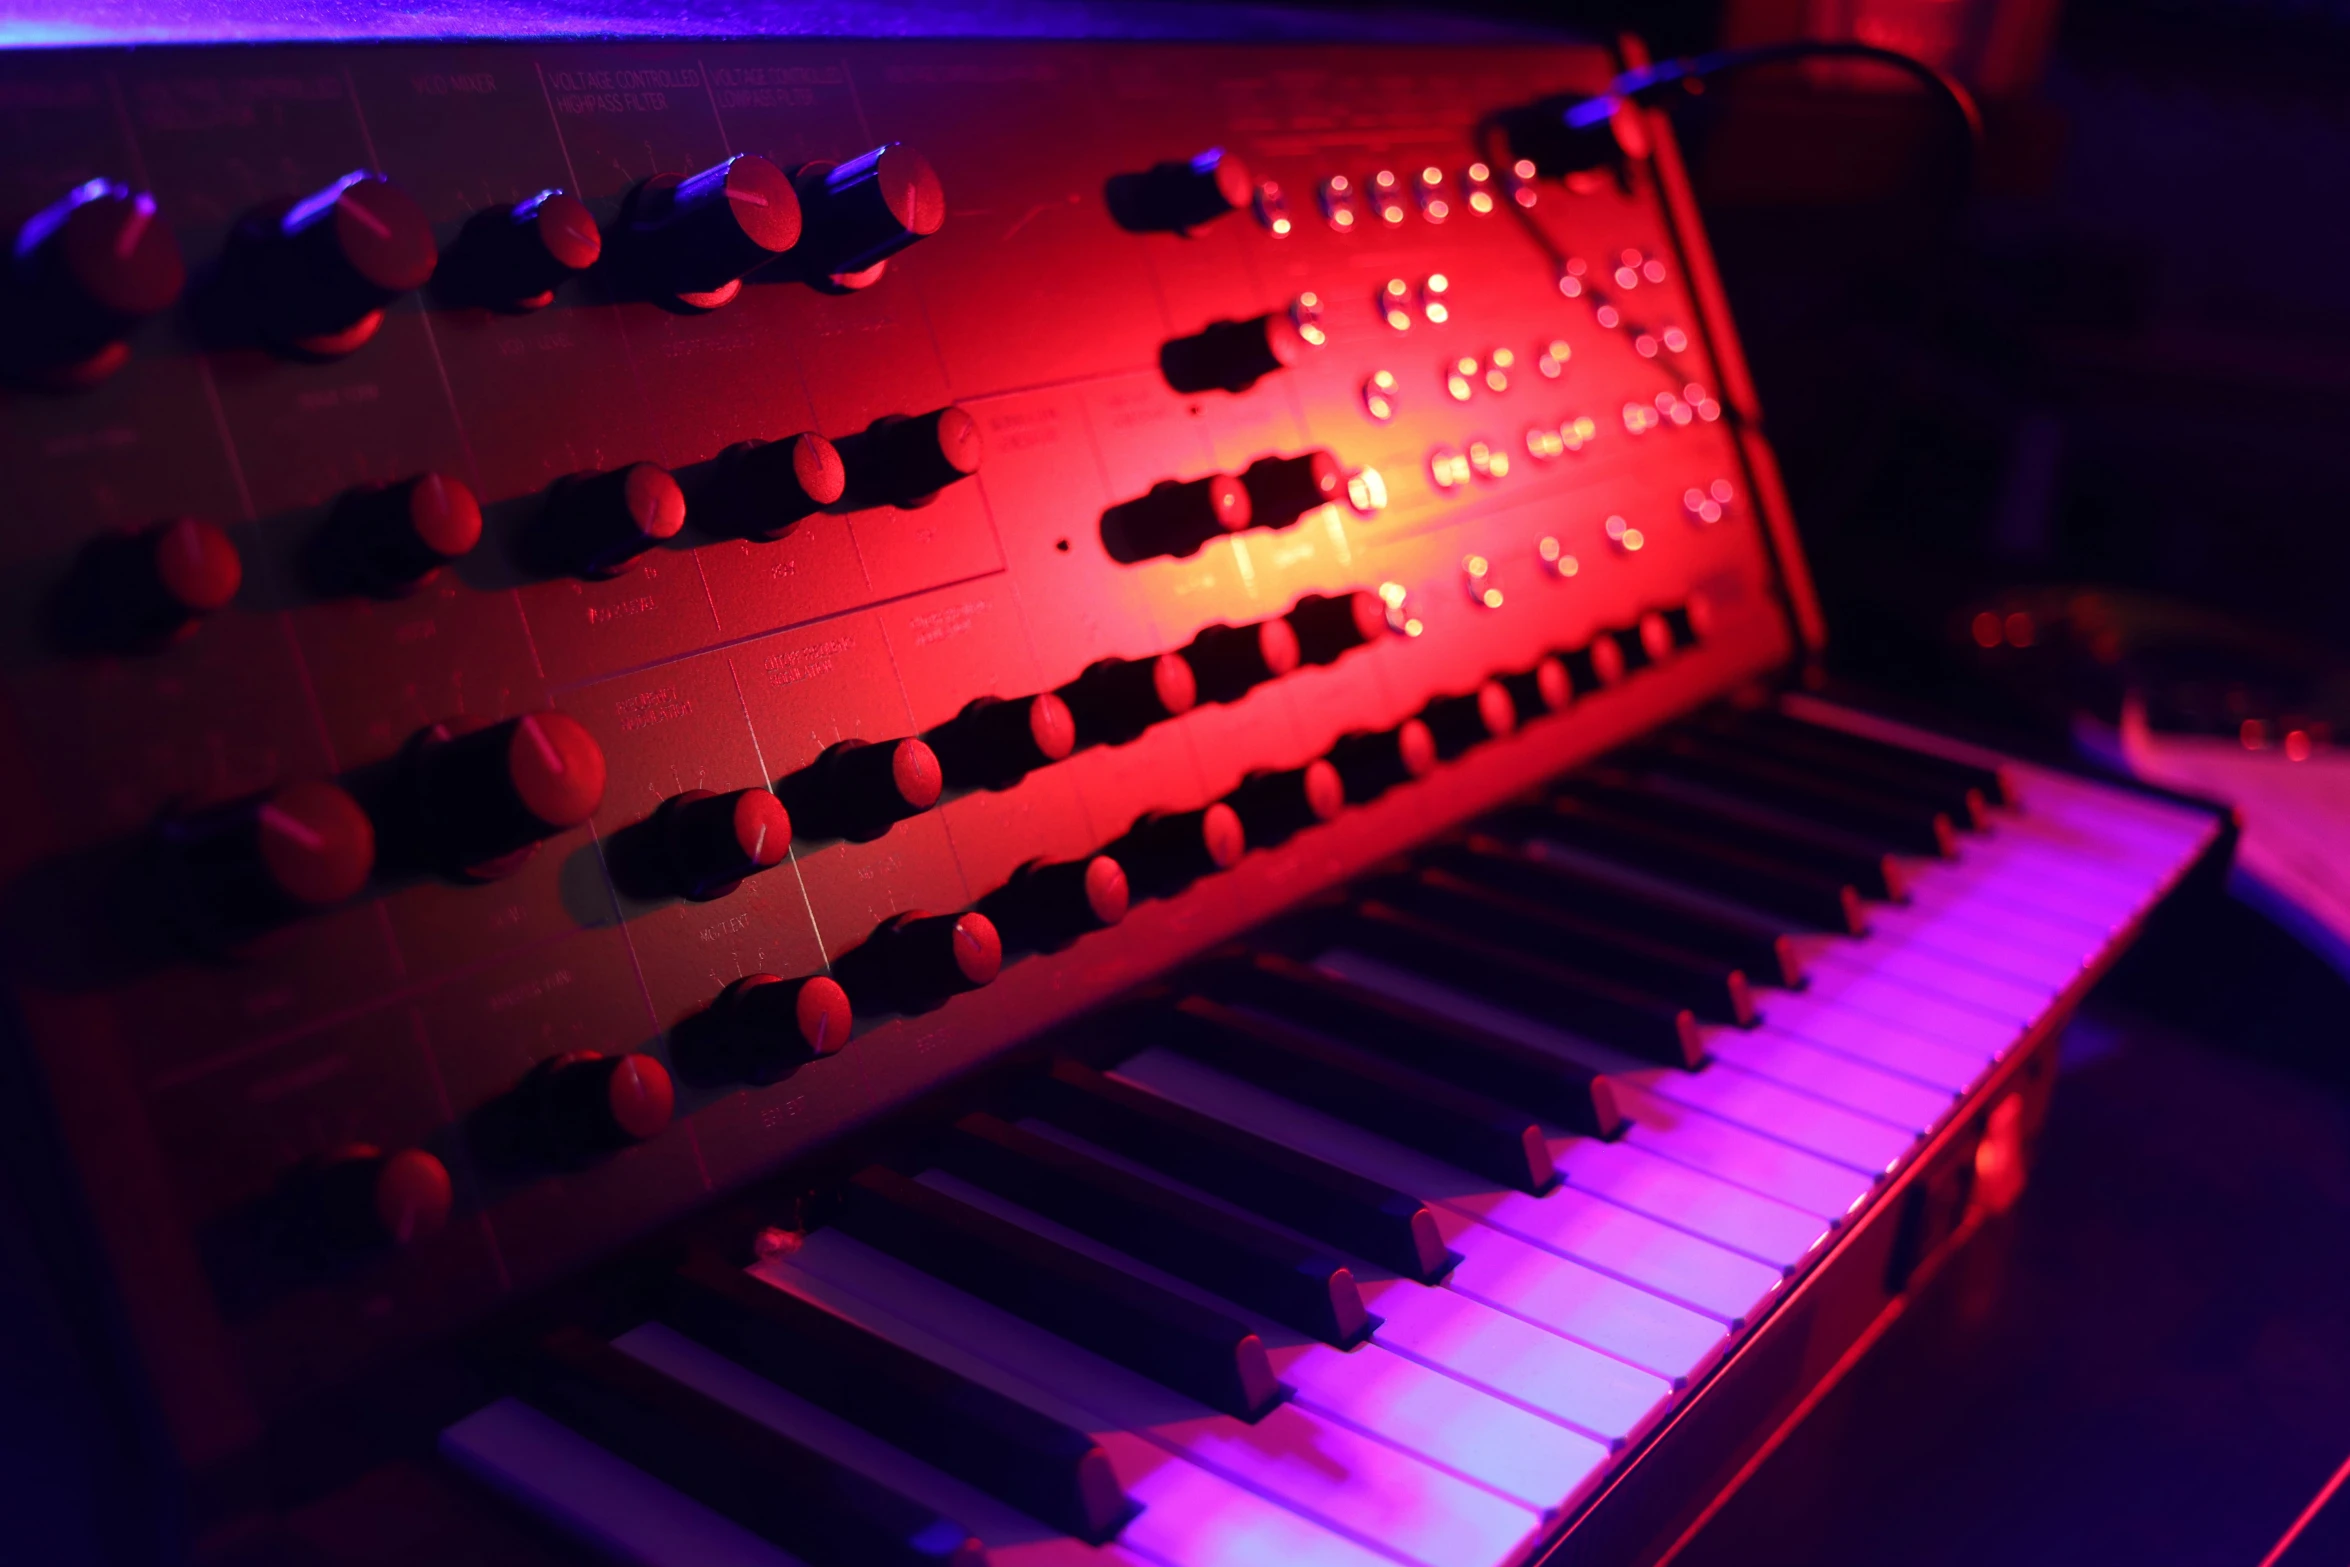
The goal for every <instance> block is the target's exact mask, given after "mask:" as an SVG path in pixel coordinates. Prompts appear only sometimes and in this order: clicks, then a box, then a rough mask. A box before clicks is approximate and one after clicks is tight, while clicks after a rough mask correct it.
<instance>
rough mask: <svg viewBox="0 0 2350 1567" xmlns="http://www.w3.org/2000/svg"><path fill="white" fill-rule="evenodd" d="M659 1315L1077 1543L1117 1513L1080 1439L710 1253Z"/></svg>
mask: <svg viewBox="0 0 2350 1567" xmlns="http://www.w3.org/2000/svg"><path fill="white" fill-rule="evenodd" d="M660 1314H661V1317H662V1320H663V1321H664V1322H666V1323H667V1324H668V1325H669V1326H670V1327H671V1328H673V1329H674V1330H676V1331H677V1332H679V1333H682V1334H685V1335H686V1336H688V1337H691V1338H693V1339H695V1340H697V1341H698V1342H700V1343H702V1344H705V1345H707V1346H708V1347H709V1349H710V1350H711V1351H712V1352H713V1353H716V1354H721V1355H724V1356H726V1357H728V1358H729V1359H730V1360H731V1361H734V1362H739V1363H740V1364H741V1365H743V1366H744V1367H746V1368H748V1369H747V1373H746V1374H748V1373H756V1374H757V1375H759V1376H762V1377H764V1378H766V1379H767V1380H768V1381H770V1382H773V1383H775V1384H777V1385H778V1386H780V1387H782V1388H784V1389H787V1390H788V1391H790V1392H791V1393H792V1394H794V1395H795V1396H797V1397H799V1398H802V1399H805V1400H807V1401H808V1402H809V1403H811V1404H813V1405H816V1406H820V1407H821V1408H823V1409H825V1410H828V1411H830V1412H831V1414H833V1415H834V1416H837V1417H841V1418H845V1419H848V1420H851V1421H854V1422H855V1423H856V1424H858V1425H859V1426H861V1427H863V1428H865V1429H867V1430H869V1431H871V1432H872V1433H873V1434H874V1436H875V1438H877V1439H883V1440H886V1441H888V1442H890V1443H894V1444H895V1445H896V1446H897V1447H899V1448H902V1449H904V1450H905V1451H906V1452H908V1453H911V1454H913V1455H914V1456H915V1457H917V1458H920V1459H923V1460H926V1461H927V1462H928V1463H930V1464H933V1465H935V1466H937V1467H938V1468H939V1469H941V1470H943V1471H945V1472H946V1473H948V1474H951V1475H954V1476H956V1477H957V1478H958V1479H959V1480H961V1481H963V1482H966V1483H967V1484H969V1485H971V1486H973V1487H976V1488H977V1489H979V1490H981V1491H983V1492H986V1493H987V1494H989V1495H991V1496H994V1497H998V1498H1001V1499H1002V1501H1004V1502H1006V1503H1009V1504H1010V1505H1012V1506H1014V1507H1018V1508H1020V1509H1022V1510H1024V1511H1026V1512H1028V1513H1030V1514H1033V1515H1034V1516H1035V1517H1037V1518H1040V1519H1043V1520H1045V1521H1046V1522H1048V1523H1051V1524H1053V1525H1055V1526H1056V1527H1058V1528H1060V1529H1063V1530H1065V1531H1067V1532H1068V1533H1070V1534H1073V1535H1076V1536H1077V1537H1079V1538H1081V1539H1086V1540H1097V1541H1098V1540H1102V1539H1105V1538H1107V1537H1108V1536H1109V1534H1110V1533H1111V1532H1113V1531H1114V1530H1115V1528H1116V1526H1117V1524H1118V1523H1119V1521H1120V1520H1122V1519H1123V1518H1124V1517H1125V1515H1126V1513H1127V1511H1128V1507H1127V1502H1126V1498H1125V1497H1124V1496H1123V1495H1121V1494H1120V1493H1119V1491H1118V1484H1117V1478H1116V1476H1114V1475H1113V1474H1112V1473H1111V1472H1110V1467H1109V1460H1108V1459H1107V1458H1106V1457H1105V1456H1104V1455H1103V1454H1102V1451H1101V1449H1100V1447H1099V1446H1097V1445H1096V1444H1095V1443H1094V1441H1093V1439H1092V1438H1091V1437H1089V1436H1087V1435H1086V1434H1085V1433H1084V1432H1083V1431H1080V1430H1078V1429H1076V1428H1075V1427H1072V1426H1067V1425H1063V1424H1061V1423H1060V1422H1058V1421H1054V1420H1048V1419H1046V1418H1045V1417H1044V1416H1042V1415H1039V1414H1037V1413H1036V1412H1035V1411H1034V1410H1032V1409H1030V1408H1028V1407H1027V1406H1026V1405H1024V1404H1019V1403H1016V1402H1014V1401H1012V1400H1010V1399H1007V1398H1004V1397H1003V1396H1001V1395H1000V1394H997V1393H994V1392H991V1391H990V1390H988V1389H987V1388H984V1387H980V1386H977V1385H975V1384H973V1383H971V1382H970V1381H968V1380H966V1379H964V1378H961V1377H958V1376H956V1375H955V1374H954V1373H952V1372H950V1371H946V1370H944V1369H942V1368H940V1367H938V1366H936V1365H934V1364H933V1363H931V1362H930V1361H927V1360H924V1359H922V1358H921V1357H920V1356H918V1355H912V1354H908V1353H907V1352H906V1351H904V1350H902V1349H900V1348H898V1347H897V1346H896V1345H894V1344H892V1343H890V1342H889V1341H888V1340H887V1339H884V1338H881V1337H879V1336H877V1335H875V1334H872V1333H868V1332H866V1331H864V1330H862V1329H860V1328H858V1327H856V1326H855V1325H854V1324H851V1323H848V1322H844V1321H843V1320H841V1319H840V1318H839V1317H836V1316H834V1315H832V1314H831V1313H830V1312H827V1311H823V1310H820V1309H818V1308H816V1307H814V1306H810V1305H808V1304H806V1303H805V1302H803V1301H801V1300H799V1299H797V1298H796V1297H793V1296H790V1295H786V1294H783V1293H781V1292H779V1291H777V1290H772V1289H769V1288H768V1287H767V1286H766V1285H764V1284H761V1283H760V1282H758V1281H757V1280H756V1279H753V1278H752V1277H751V1276H750V1275H748V1274H746V1273H744V1272H742V1271H741V1270H740V1269H738V1268H734V1267H731V1266H728V1265H727V1264H725V1263H723V1262H721V1261H719V1260H718V1259H717V1258H715V1257H710V1256H703V1257H698V1258H695V1259H693V1260H692V1261H689V1262H688V1263H687V1264H686V1265H685V1267H684V1268H683V1269H681V1270H680V1272H679V1275H678V1276H677V1278H676V1279H675V1280H674V1287H673V1288H672V1290H671V1291H670V1293H669V1295H668V1298H667V1299H666V1300H664V1302H663V1303H662V1306H661V1313H660ZM622 1347H623V1348H625V1347H626V1344H625V1343H623V1346H622ZM973 1522H974V1525H975V1526H976V1520H973Z"/></svg>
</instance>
